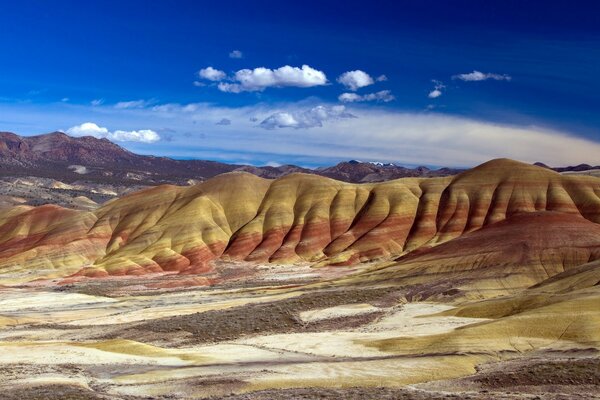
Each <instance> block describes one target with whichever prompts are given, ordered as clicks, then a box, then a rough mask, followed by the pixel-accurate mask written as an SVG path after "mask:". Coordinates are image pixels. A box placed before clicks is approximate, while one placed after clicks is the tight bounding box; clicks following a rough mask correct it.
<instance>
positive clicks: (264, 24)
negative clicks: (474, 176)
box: [0, 0, 600, 166]
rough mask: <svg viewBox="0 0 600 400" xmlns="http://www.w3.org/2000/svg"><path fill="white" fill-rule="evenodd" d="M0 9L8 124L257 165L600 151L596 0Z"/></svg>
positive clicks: (456, 161) (560, 160)
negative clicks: (593, 0)
mask: <svg viewBox="0 0 600 400" xmlns="http://www.w3.org/2000/svg"><path fill="white" fill-rule="evenodd" d="M0 8H1V12H0V55H1V58H0V130H6V131H13V132H17V133H20V134H24V135H31V134H38V133H43V132H49V131H54V130H63V131H66V132H68V133H70V134H73V135H83V134H92V135H95V136H99V137H108V138H110V139H112V140H115V141H117V142H118V143H119V144H121V145H123V146H124V147H126V148H128V149H130V150H132V151H135V152H139V153H146V154H157V155H166V156H172V157H178V158H208V159H215V160H219V161H228V162H241V163H252V164H257V165H264V164H272V165H276V164H283V163H297V164H301V165H305V166H318V165H326V164H331V163H333V162H337V161H340V160H347V159H351V158H359V159H364V160H378V161H392V162H399V163H401V164H405V165H420V164H425V165H431V166H442V165H448V166H471V165H474V164H477V163H479V162H483V161H485V160H486V159H489V158H493V157H502V156H505V157H511V158H516V159H521V160H523V161H531V162H532V161H537V160H540V161H544V162H547V163H550V164H554V165H559V164H567V163H579V162H588V163H595V164H600V113H599V112H598V106H599V105H600V75H599V74H598V71H600V17H599V16H598V15H599V14H600V6H598V5H596V2H591V1H590V2H584V1H568V2H567V1H561V2H557V1H544V2H541V1H540V2H534V1H530V2H523V1H502V2H500V1H489V2H481V1H453V2H447V1H418V2H416V1H387V2H383V1H382V2H377V1H376V2H368V3H365V2H354V1H345V2H326V1H319V2H312V1H304V2H301V3H291V4H287V3H286V2H275V1H271V2H267V1H252V2H231V1H221V2H200V1H177V2H172V1H171V2H168V1H152V2H148V1H102V2H99V1H98V2H93V1H89V2H81V1H60V0H57V1H52V2H47V1H41V0H40V1H27V0H25V1H21V2H18V3H17V2H8V1H0ZM303 66H306V67H304V68H303ZM208 67H211V68H212V69H207V68H208ZM261 68H262V69H261ZM202 71H204V72H202ZM345 73H347V74H346V75H344V74H345ZM82 124H85V125H82Z"/></svg>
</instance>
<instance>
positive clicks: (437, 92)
mask: <svg viewBox="0 0 600 400" xmlns="http://www.w3.org/2000/svg"><path fill="white" fill-rule="evenodd" d="M431 82H433V84H434V87H433V90H432V91H431V92H429V94H428V95H427V97H429V98H430V99H437V98H438V97H440V96H441V95H442V94H443V93H442V90H443V89H444V88H445V87H446V86H445V85H444V84H443V83H442V82H440V81H437V80H435V79H433V80H432V81H431Z"/></svg>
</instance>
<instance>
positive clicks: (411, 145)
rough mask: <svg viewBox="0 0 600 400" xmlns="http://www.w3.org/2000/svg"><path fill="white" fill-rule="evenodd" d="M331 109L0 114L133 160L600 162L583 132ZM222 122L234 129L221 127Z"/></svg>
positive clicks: (8, 108) (77, 108) (9, 125)
mask: <svg viewBox="0 0 600 400" xmlns="http://www.w3.org/2000/svg"><path fill="white" fill-rule="evenodd" d="M338 106H339V105H338ZM333 107H336V104H331V103H321V102H318V101H317V100H312V101H304V102H300V103H281V104H278V105H276V106H274V105H270V104H264V103H259V104H255V105H251V106H243V107H224V106H217V105H214V104H208V103H190V104H175V103H167V104H156V105H152V106H148V107H146V108H142V109H129V108H125V109H116V108H114V105H101V106H95V107H92V106H90V105H73V104H71V103H67V104H65V103H56V104H53V105H51V106H48V105H44V106H41V105H40V106H37V105H35V104H12V105H9V104H2V103H0V114H1V115H3V116H5V121H4V123H3V126H4V129H5V130H12V131H15V132H17V133H21V134H39V133H43V132H48V131H52V130H57V129H60V128H61V127H63V126H65V125H66V126H72V127H73V128H72V129H70V130H69V131H70V132H68V133H70V134H73V135H77V136H81V135H85V134H91V135H93V136H96V137H107V138H109V139H112V140H123V139H128V140H131V139H132V138H133V139H135V140H138V141H128V142H121V143H122V144H123V145H124V146H125V147H126V148H127V149H129V150H131V151H134V152H142V153H147V154H155V155H160V156H171V157H189V158H202V159H209V160H211V159H214V160H221V161H230V162H251V163H254V164H257V165H258V164H261V163H265V162H268V161H276V162H279V163H281V164H285V163H297V164H300V165H313V166H314V165H328V164H332V163H335V162H338V161H340V160H348V159H359V160H360V159H367V160H376V161H382V162H398V163H401V164H412V165H422V164H425V165H439V166H449V167H468V166H474V165H477V164H479V163H482V162H485V161H487V160H489V159H492V158H498V157H508V158H513V159H516V160H521V161H525V162H535V161H541V162H544V163H546V164H548V165H555V166H560V165H573V164H579V163H588V164H591V165H598V164H600V143H599V142H598V141H596V140H592V139H586V138H583V137H578V136H576V135H575V132H570V133H568V132H565V131H558V130H553V129H549V128H542V127H539V126H532V125H521V126H518V125H508V124H498V123H492V122H485V121H479V120H474V119H469V118H465V117H458V116H454V117H453V116H450V115H448V114H444V113H442V112H427V113H425V112H403V111H398V110H392V109H387V108H381V109H377V108H371V107H366V106H363V105H361V104H358V103H346V105H345V108H343V109H341V108H333ZM348 114H349V115H348ZM96 117H97V118H101V119H102V121H103V125H97V124H94V125H92V126H90V125H84V126H83V127H82V126H81V121H82V120H83V121H85V120H90V119H91V120H92V121H93V119H92V118H96ZM353 117H355V118H353ZM223 118H226V119H229V120H231V121H235V123H233V122H232V124H231V125H229V126H226V127H224V126H217V125H215V124H216V123H218V122H219V121H221V120H222V119H223ZM515 120H518V118H515ZM263 122H264V123H263ZM110 126H144V127H145V128H146V130H151V131H153V132H158V133H161V134H160V136H161V140H160V142H158V143H160V145H157V143H155V142H156V141H155V139H156V137H155V136H154V135H152V134H151V133H150V134H149V135H146V136H144V133H143V132H144V131H137V130H136V131H129V132H135V133H133V134H132V135H131V137H123V135H122V134H121V133H119V134H116V133H115V132H113V131H111V130H110V129H108V128H107V127H110ZM105 127H106V128H105ZM75 128H78V129H77V130H75ZM85 128H87V129H85ZM90 128H91V129H90ZM225 128H226V129H225ZM90 130H91V132H90ZM124 131H125V132H128V131H127V130H124ZM162 132H169V135H170V138H171V140H170V141H165V140H162V136H163V135H162ZM110 133H112V135H111V134H110ZM165 135H166V133H165ZM140 138H142V139H143V140H145V141H140V140H139V139H140ZM153 141H154V142H153Z"/></svg>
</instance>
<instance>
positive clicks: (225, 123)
mask: <svg viewBox="0 0 600 400" xmlns="http://www.w3.org/2000/svg"><path fill="white" fill-rule="evenodd" d="M215 125H231V120H230V119H229V118H222V119H221V120H220V121H219V122H217V123H216V124H215Z"/></svg>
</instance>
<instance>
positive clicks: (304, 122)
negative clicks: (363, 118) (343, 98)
mask: <svg viewBox="0 0 600 400" xmlns="http://www.w3.org/2000/svg"><path fill="white" fill-rule="evenodd" d="M343 118H355V116H354V115H352V114H350V113H349V112H347V111H346V107H344V106H332V107H326V106H316V107H313V108H311V109H309V110H306V111H301V112H276V113H274V114H272V115H270V116H269V117H267V118H265V119H264V120H263V121H262V122H261V123H260V127H261V128H265V129H275V128H294V129H301V128H315V127H322V126H323V123H325V122H326V121H332V120H338V119H343Z"/></svg>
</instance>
